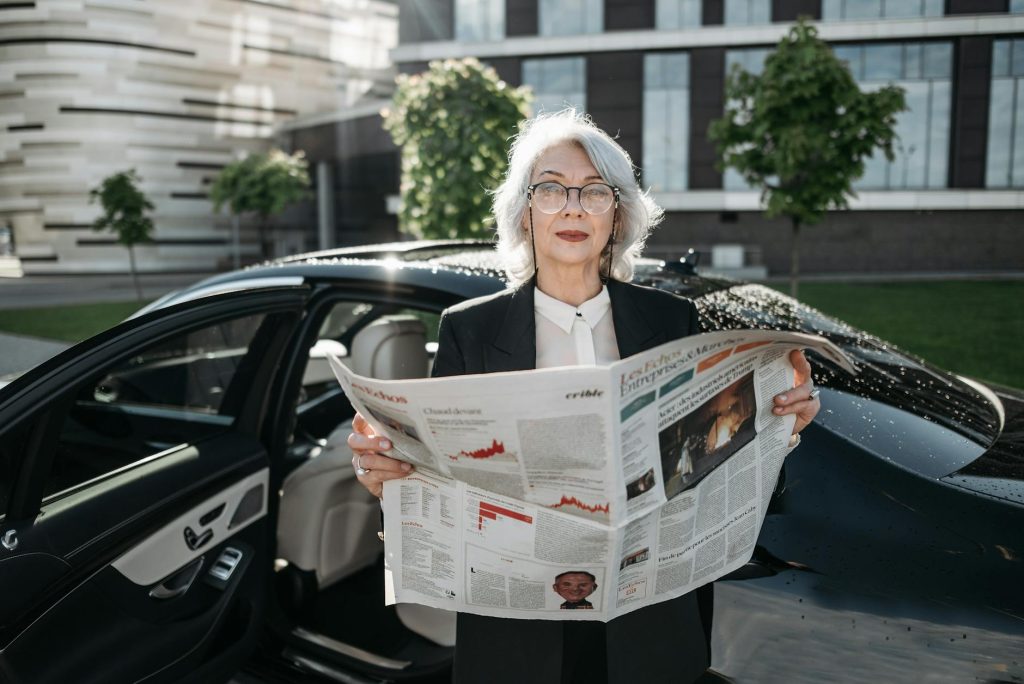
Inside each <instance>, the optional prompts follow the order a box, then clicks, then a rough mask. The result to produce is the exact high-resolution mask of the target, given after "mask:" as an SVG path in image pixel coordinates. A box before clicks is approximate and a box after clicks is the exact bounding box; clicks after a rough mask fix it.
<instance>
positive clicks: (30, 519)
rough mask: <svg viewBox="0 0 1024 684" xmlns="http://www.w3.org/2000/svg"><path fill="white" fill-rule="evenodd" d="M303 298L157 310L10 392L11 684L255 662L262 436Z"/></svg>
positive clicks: (219, 301)
mask: <svg viewBox="0 0 1024 684" xmlns="http://www.w3.org/2000/svg"><path fill="white" fill-rule="evenodd" d="M307 294H308V289H307V288H306V287H304V286H301V285H298V286H294V287H278V288H271V289H265V290H261V291H247V292H236V293H231V294H223V295H216V296H210V297H206V298H203V299H200V300H197V301H191V302H187V303H184V304H179V305H176V306H173V307H169V308H166V309H158V310H156V311H152V312H150V313H147V314H145V315H143V316H141V317H139V318H136V319H133V320H130V321H128V322H126V323H122V324H121V325H119V326H118V327H116V328H113V329H112V330H110V331H108V332H106V333H104V334H102V335H100V336H97V337H95V338H93V339H91V340H88V341H86V342H84V343H82V344H80V345H78V346H76V347H73V348H72V349H70V350H68V351H66V352H64V353H63V354H61V355H60V356H58V357H56V358H55V359H52V360H50V361H49V362H47V363H45V364H43V365H42V366H41V367H39V368H36V369H34V370H33V371H31V372H30V373H28V374H26V375H25V376H22V377H21V378H19V379H18V380H16V381H15V382H14V383H12V384H11V385H9V386H8V387H6V388H4V389H3V390H0V514H2V516H3V517H2V518H0V542H2V546H0V680H2V681H4V682H14V683H21V682H25V683H28V682H31V683H32V684H41V683H43V682H61V683H65V682H80V683H84V682H141V681H144V682H157V681H178V680H183V679H187V680H188V681H217V680H225V679H227V678H228V677H229V676H230V675H231V673H233V672H234V671H235V670H236V669H237V667H238V665H239V664H240V663H241V662H242V661H243V660H244V659H245V658H246V657H247V656H248V654H249V653H250V652H251V650H252V649H253V647H254V646H255V644H256V640H257V638H258V637H259V634H260V628H261V621H262V616H263V612H264V607H265V605H264V604H265V602H266V594H267V592H266V585H267V582H268V579H269V577H270V575H271V572H272V559H271V557H270V554H271V542H272V536H271V535H272V534H273V530H274V525H273V521H271V520H268V515H267V511H268V507H267V503H268V466H269V457H268V453H267V450H266V448H265V447H264V444H263V442H262V441H261V430H262V422H263V419H264V418H263V417H264V413H265V411H266V404H267V397H268V396H269V395H270V393H271V390H270V388H271V386H272V383H273V381H274V378H275V375H276V369H277V366H278V362H279V361H280V358H281V356H282V354H283V353H284V351H285V349H286V348H287V343H288V341H289V339H290V337H291V336H292V335H293V333H294V331H295V329H296V328H297V326H298V323H299V321H300V319H301V317H302V307H303V305H304V303H305V301H306V297H307Z"/></svg>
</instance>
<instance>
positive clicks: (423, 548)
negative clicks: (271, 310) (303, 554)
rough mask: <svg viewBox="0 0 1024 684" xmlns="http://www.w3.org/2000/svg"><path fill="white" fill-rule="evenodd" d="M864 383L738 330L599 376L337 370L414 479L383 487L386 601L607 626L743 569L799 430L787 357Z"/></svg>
mask: <svg viewBox="0 0 1024 684" xmlns="http://www.w3.org/2000/svg"><path fill="white" fill-rule="evenodd" d="M793 349H813V350H814V351H816V352H817V353H819V354H822V355H823V356H825V357H826V358H828V359H829V360H831V361H833V362H834V363H836V364H837V365H838V366H840V367H841V368H844V369H845V370H847V371H849V372H851V373H854V372H856V371H855V369H854V367H853V366H852V364H851V363H850V362H849V360H848V359H847V358H846V357H845V356H844V355H843V354H842V352H840V351H839V350H838V349H837V348H836V347H835V346H834V345H832V344H831V343H830V342H828V341H827V340H825V339H823V338H821V337H816V336H812V335H805V334H801V333H786V332H777V331H763V330H737V331H724V332H716V333H708V334H704V335H697V336H692V337H687V338H684V339H681V340H676V341H673V342H669V343H666V344H664V345H661V346H659V347H656V348H654V349H651V350H649V351H647V352H643V353H641V354H637V355H635V356H631V357H629V358H628V359H625V360H622V361H618V362H616V363H614V364H611V365H609V366H572V367H564V368H550V369H544V370H534V371H522V372H515V373H494V374H487V375H466V376H456V377H448V378H434V379H422V380H374V379H371V378H365V377H361V376H358V375H355V374H354V373H352V372H351V371H350V370H349V369H348V368H347V367H346V366H345V365H344V363H343V362H342V361H341V360H339V359H337V358H330V362H331V366H332V368H333V370H334V372H335V374H336V376H337V378H338V380H339V382H340V383H341V385H342V388H343V389H344V391H345V393H346V394H347V395H348V397H349V399H350V400H351V402H352V404H353V406H354V407H355V408H356V409H357V410H359V411H360V413H362V414H363V416H364V417H366V419H367V420H368V421H369V422H370V423H371V425H373V427H374V428H375V429H376V430H377V432H378V433H381V434H383V435H386V436H387V437H388V438H389V439H390V440H391V441H392V444H393V445H394V453H393V455H394V456H395V457H396V458H400V459H402V460H406V461H408V462H409V463H412V464H414V465H415V466H416V470H414V471H413V472H412V474H410V475H408V476H407V477H405V478H402V479H399V480H391V481H389V482H386V483H385V485H384V497H383V509H384V535H385V559H386V564H385V567H386V570H385V572H386V590H387V602H388V603H389V604H391V603H396V602H411V603H420V604H423V605H428V606H433V607H437V608H444V609H448V610H457V611H462V612H468V613H475V614H479V615H489V616H498V617H512V618H529V619H550V620H567V619H568V620H602V621H607V620H610V619H612V618H614V617H617V616H618V615H622V614H625V613H627V612H630V611H632V610H636V609H637V608H641V607H643V606H646V605H651V604H653V603H657V602H660V601H665V600H668V599H671V598H675V597H677V596H680V595H682V594H685V593H688V592H690V591H693V590H694V589H696V588H698V587H699V586H701V585H703V584H706V583H708V582H711V581H713V580H715V579H717V578H719V577H721V576H723V575H725V574H727V573H729V572H731V571H733V570H735V569H736V568H738V567H741V566H742V565H744V564H745V563H746V562H747V561H748V560H749V559H750V557H751V554H752V553H753V550H754V545H755V542H756V540H757V536H758V532H759V531H760V528H761V524H762V522H763V521H764V516H765V514H766V513H767V508H768V503H769V501H770V498H771V494H772V492H773V491H774V489H775V483H776V480H777V478H778V475H779V471H780V470H781V468H782V463H783V459H784V458H785V455H786V451H787V444H788V441H789V435H790V434H791V432H792V429H793V423H794V421H795V417H794V416H785V417H780V416H776V415H774V414H773V413H772V407H773V405H774V404H773V397H774V396H775V395H776V394H779V393H781V392H783V391H785V390H786V389H788V388H790V387H792V386H793V379H794V374H793V368H792V366H791V365H790V362H789V352H790V351H792V350H793Z"/></svg>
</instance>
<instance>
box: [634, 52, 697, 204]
mask: <svg viewBox="0 0 1024 684" xmlns="http://www.w3.org/2000/svg"><path fill="white" fill-rule="evenodd" d="M643 112H644V128H643V132H644V133H643V140H644V143H643V144H644V149H643V182H644V185H646V186H649V187H650V188H651V190H653V191H654V192H673V191H678V190H685V189H686V187H687V166H688V164H689V159H690V56H689V55H688V54H687V53H685V52H674V53H658V54H650V55H645V56H644V104H643Z"/></svg>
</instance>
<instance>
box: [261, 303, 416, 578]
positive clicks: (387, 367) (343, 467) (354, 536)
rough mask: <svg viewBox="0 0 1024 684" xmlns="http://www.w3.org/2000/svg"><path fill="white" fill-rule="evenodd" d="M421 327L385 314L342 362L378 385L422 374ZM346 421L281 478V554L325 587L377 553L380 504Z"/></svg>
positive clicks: (408, 318) (364, 332)
mask: <svg viewBox="0 0 1024 684" xmlns="http://www.w3.org/2000/svg"><path fill="white" fill-rule="evenodd" d="M426 342H427V337H426V328H425V326H424V325H423V322H422V321H420V320H419V319H417V318H415V317H414V316H383V317H381V318H380V319H378V320H376V321H374V322H373V323H371V324H370V325H368V326H366V327H365V328H363V329H362V330H360V331H359V332H358V333H357V334H356V335H355V337H354V338H353V339H352V353H351V355H350V356H349V357H348V358H346V359H343V360H344V361H345V362H346V363H347V364H348V365H349V367H351V368H352V370H354V371H355V372H356V373H358V374H360V375H365V376H368V377H375V378H381V379H400V378H421V377H424V376H426V374H427V352H426ZM351 431H352V423H351V421H345V422H344V423H342V424H340V425H339V426H338V427H337V428H336V429H335V430H334V432H332V433H331V435H330V436H329V437H328V438H327V444H326V446H324V448H323V449H322V450H321V451H320V453H319V454H317V455H316V456H315V457H313V458H310V459H309V461H307V462H306V463H304V464H303V465H301V466H299V467H298V468H296V469H295V470H294V471H292V472H291V473H289V475H288V477H286V478H285V480H284V484H283V486H282V490H281V513H280V517H279V519H278V528H277V530H278V531H277V545H278V556H279V557H280V558H283V559H285V560H287V561H288V562H289V563H291V564H292V565H294V566H296V567H298V568H300V569H302V570H307V571H315V573H316V579H317V585H318V587H319V588H320V589H324V588H326V587H329V586H330V585H332V584H334V583H335V582H337V581H338V580H340V579H343V578H345V577H348V576H349V575H352V574H353V573H355V572H358V571H359V570H361V569H363V568H365V567H367V566H370V565H373V564H374V562H376V560H377V556H378V555H379V554H380V551H381V546H380V540H379V539H377V531H378V529H379V528H380V505H379V504H378V502H377V499H376V497H374V496H373V495H371V494H370V493H369V492H367V491H366V489H365V488H363V486H362V485H360V484H359V482H358V480H356V476H355V472H354V471H353V469H352V451H351V450H350V449H349V448H348V444H347V443H346V440H347V438H348V434H349V433H350V432H351Z"/></svg>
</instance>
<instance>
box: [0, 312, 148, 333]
mask: <svg viewBox="0 0 1024 684" xmlns="http://www.w3.org/2000/svg"><path fill="white" fill-rule="evenodd" d="M144 304H145V302H108V303H104V304H76V305H71V306H50V307H45V308H39V309H6V310H0V331H3V332H9V333H15V334H18V335H31V336H33V337H45V338H49V339H51V340H61V341H63V342H81V341H82V340H84V339H86V338H87V337H92V336H93V335H95V334H96V333H98V332H101V331H103V330H106V329H107V328H110V327H112V326H114V325H116V324H117V323H120V322H121V321H123V320H124V319H125V318H127V317H128V316H130V315H131V314H133V313H135V312H136V311H138V310H139V309H141V308H142V307H143V305H144Z"/></svg>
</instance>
